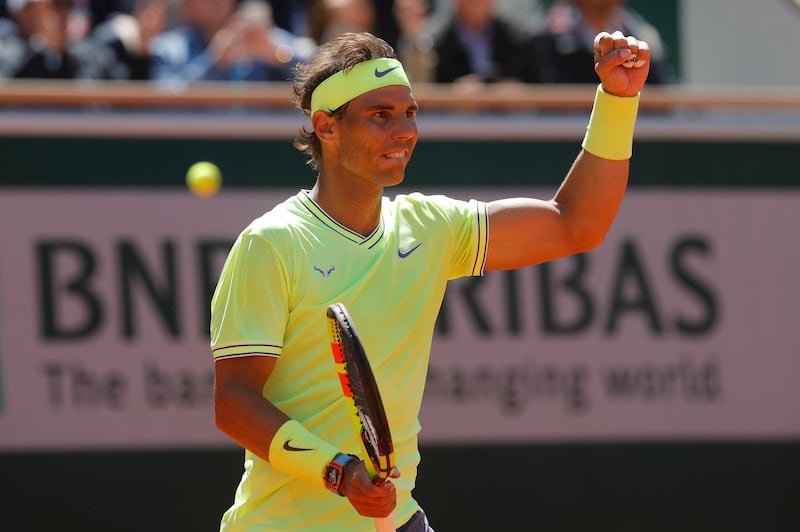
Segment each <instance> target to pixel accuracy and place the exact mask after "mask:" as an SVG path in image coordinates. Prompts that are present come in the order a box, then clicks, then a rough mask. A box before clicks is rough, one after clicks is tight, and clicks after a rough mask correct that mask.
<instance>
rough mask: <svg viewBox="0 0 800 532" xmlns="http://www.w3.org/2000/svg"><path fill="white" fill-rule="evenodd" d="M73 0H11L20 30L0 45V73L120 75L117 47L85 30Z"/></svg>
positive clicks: (64, 76) (12, 75)
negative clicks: (74, 9)
mask: <svg viewBox="0 0 800 532" xmlns="http://www.w3.org/2000/svg"><path fill="white" fill-rule="evenodd" d="M73 6H74V4H73V2H72V0H8V2H7V7H8V10H9V13H10V14H11V15H12V17H13V20H14V22H15V24H16V29H17V32H16V34H14V35H11V36H8V37H6V38H4V39H3V45H2V46H1V47H0V79H2V78H40V79H58V78H61V79H119V78H124V77H125V71H124V70H122V69H119V68H118V67H119V63H118V59H117V57H116V54H115V53H114V50H112V49H111V48H110V47H109V46H108V45H107V44H106V43H103V42H101V41H99V40H97V39H95V38H93V37H91V36H87V35H86V34H85V32H86V30H87V29H88V25H87V24H84V23H83V21H82V20H81V19H80V17H75V16H73V15H75V12H74V11H73Z"/></svg>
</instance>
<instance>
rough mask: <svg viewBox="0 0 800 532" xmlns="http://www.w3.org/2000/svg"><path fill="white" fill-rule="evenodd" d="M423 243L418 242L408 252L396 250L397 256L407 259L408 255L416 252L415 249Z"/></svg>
mask: <svg viewBox="0 0 800 532" xmlns="http://www.w3.org/2000/svg"><path fill="white" fill-rule="evenodd" d="M424 243H425V242H420V243H419V244H417V245H416V246H414V247H413V248H411V249H409V250H408V251H401V250H400V248H397V256H398V257H400V258H401V259H404V258H406V257H408V256H409V255H411V254H412V253H414V252H415V251H416V250H417V248H418V247H420V246H421V245H422V244H424Z"/></svg>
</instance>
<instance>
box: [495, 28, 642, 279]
mask: <svg viewBox="0 0 800 532" xmlns="http://www.w3.org/2000/svg"><path fill="white" fill-rule="evenodd" d="M594 60H595V71H596V72H597V75H598V77H599V78H600V85H599V86H598V88H597V94H596V96H595V101H594V108H593V109H592V114H591V117H590V119H589V126H588V127H587V131H586V136H585V138H584V140H583V144H582V146H583V150H582V151H581V152H580V154H579V155H578V157H577V159H576V160H575V162H574V164H573V165H572V168H571V169H570V170H569V172H568V173H567V177H566V179H565V180H564V181H563V183H562V184H561V186H560V187H559V189H558V191H557V192H556V194H555V196H554V197H553V198H552V199H551V200H549V201H544V200H537V199H532V198H508V199H503V200H497V201H493V202H491V203H490V204H489V249H488V255H487V261H486V269H487V270H499V269H510V268H520V267H524V266H530V265H533V264H539V263H542V262H546V261H549V260H553V259H557V258H560V257H564V256H567V255H571V254H574V253H581V252H584V251H588V250H590V249H593V248H595V247H597V246H598V245H600V243H601V242H602V241H603V239H604V238H605V235H606V233H607V232H608V229H609V228H610V227H611V224H612V222H613V220H614V217H615V216H616V213H617V210H618V209H619V205H620V203H621V201H622V197H623V195H624V193H625V188H626V186H627V182H628V168H629V159H630V157H631V152H632V145H633V129H634V124H635V122H636V114H637V111H638V108H639V93H640V91H641V89H642V87H643V86H644V82H645V80H646V79H647V73H648V71H649V68H650V49H649V47H648V45H647V43H646V42H644V41H640V40H638V39H636V38H634V37H626V36H625V35H623V34H622V33H621V32H614V33H613V34H608V33H605V32H603V33H600V34H598V35H597V37H596V38H595V42H594Z"/></svg>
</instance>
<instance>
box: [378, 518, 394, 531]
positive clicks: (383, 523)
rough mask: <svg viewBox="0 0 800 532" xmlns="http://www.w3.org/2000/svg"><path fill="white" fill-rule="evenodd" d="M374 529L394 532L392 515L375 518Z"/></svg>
mask: <svg viewBox="0 0 800 532" xmlns="http://www.w3.org/2000/svg"><path fill="white" fill-rule="evenodd" d="M375 530H376V532H396V530H397V529H396V528H395V527H394V517H393V516H392V515H388V516H386V517H379V518H377V519H375Z"/></svg>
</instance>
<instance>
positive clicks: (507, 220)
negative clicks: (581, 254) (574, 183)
mask: <svg viewBox="0 0 800 532" xmlns="http://www.w3.org/2000/svg"><path fill="white" fill-rule="evenodd" d="M488 211H489V244H488V250H487V255H486V270H507V269H513V268H522V267H525V266H531V265H534V264H540V263H543V262H547V261H549V260H553V259H556V258H559V257H563V256H565V255H568V254H570V253H572V252H573V251H574V242H573V241H572V239H571V237H570V233H569V231H568V229H567V226H566V223H565V220H564V217H563V216H562V213H561V212H560V211H559V208H558V205H557V204H556V203H555V202H553V201H546V200H539V199H534V198H508V199H502V200H497V201H492V202H490V203H489V204H488Z"/></svg>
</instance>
